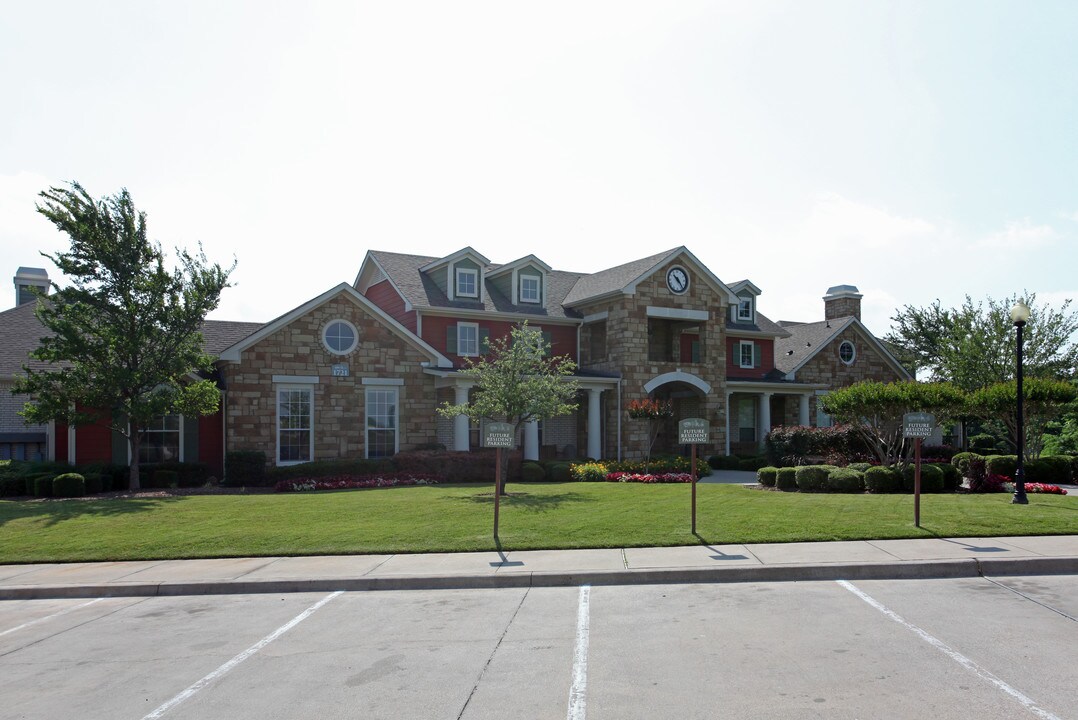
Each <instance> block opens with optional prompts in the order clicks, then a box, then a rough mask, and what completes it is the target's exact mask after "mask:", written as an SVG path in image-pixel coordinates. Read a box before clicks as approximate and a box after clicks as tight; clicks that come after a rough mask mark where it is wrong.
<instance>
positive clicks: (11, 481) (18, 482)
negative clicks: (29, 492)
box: [0, 477, 26, 497]
mask: <svg viewBox="0 0 1078 720" xmlns="http://www.w3.org/2000/svg"><path fill="white" fill-rule="evenodd" d="M25 494H26V480H25V479H23V478H21V477H0V497H18V496H19V495H25Z"/></svg>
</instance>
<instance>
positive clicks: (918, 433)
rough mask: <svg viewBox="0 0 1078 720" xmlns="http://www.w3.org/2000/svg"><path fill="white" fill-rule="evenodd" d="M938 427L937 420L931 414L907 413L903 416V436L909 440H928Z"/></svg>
mask: <svg viewBox="0 0 1078 720" xmlns="http://www.w3.org/2000/svg"><path fill="white" fill-rule="evenodd" d="M935 427H936V418H935V417H933V416H932V415H930V414H929V413H923V412H917V413H906V414H905V415H903V416H902V434H903V436H904V437H907V438H911V439H913V438H921V439H922V440H923V439H924V438H927V437H928V436H930V435H931V434H932V430H933V429H934V428H935Z"/></svg>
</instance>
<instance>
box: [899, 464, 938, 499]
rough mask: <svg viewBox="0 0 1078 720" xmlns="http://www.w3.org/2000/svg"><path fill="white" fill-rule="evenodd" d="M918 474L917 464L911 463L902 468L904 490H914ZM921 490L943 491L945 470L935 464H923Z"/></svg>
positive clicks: (926, 491)
mask: <svg viewBox="0 0 1078 720" xmlns="http://www.w3.org/2000/svg"><path fill="white" fill-rule="evenodd" d="M915 474H916V466H914V464H913V463H910V464H909V465H907V466H906V467H905V468H903V470H902V490H903V491H904V492H908V493H911V492H913V485H914V480H915ZM921 492H923V493H941V492H943V471H942V470H940V469H939V468H938V467H936V466H935V465H926V464H924V463H922V464H921Z"/></svg>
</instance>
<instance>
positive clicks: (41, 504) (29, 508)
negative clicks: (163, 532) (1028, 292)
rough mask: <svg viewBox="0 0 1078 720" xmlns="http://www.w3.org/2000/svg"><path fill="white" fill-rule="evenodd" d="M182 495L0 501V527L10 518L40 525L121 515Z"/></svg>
mask: <svg viewBox="0 0 1078 720" xmlns="http://www.w3.org/2000/svg"><path fill="white" fill-rule="evenodd" d="M184 499H185V498H183V497H162V498H129V499H109V500H58V501H48V500H46V501H38V502H19V503H10V504H9V503H6V502H4V503H0V527H2V526H3V525H5V524H7V523H8V522H10V521H12V520H24V519H30V520H31V521H35V522H42V524H43V526H44V527H52V526H54V525H59V524H60V523H62V522H64V521H65V520H74V519H76V518H81V517H85V516H89V517H100V518H107V517H122V516H124V515H132V514H134V513H140V512H145V511H147V510H155V509H157V508H159V507H161V506H162V505H164V504H166V503H174V502H177V501H181V500H184Z"/></svg>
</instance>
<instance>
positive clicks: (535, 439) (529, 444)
mask: <svg viewBox="0 0 1078 720" xmlns="http://www.w3.org/2000/svg"><path fill="white" fill-rule="evenodd" d="M524 459H525V460H538V459H539V423H538V421H536V420H529V421H528V422H526V423H524Z"/></svg>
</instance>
